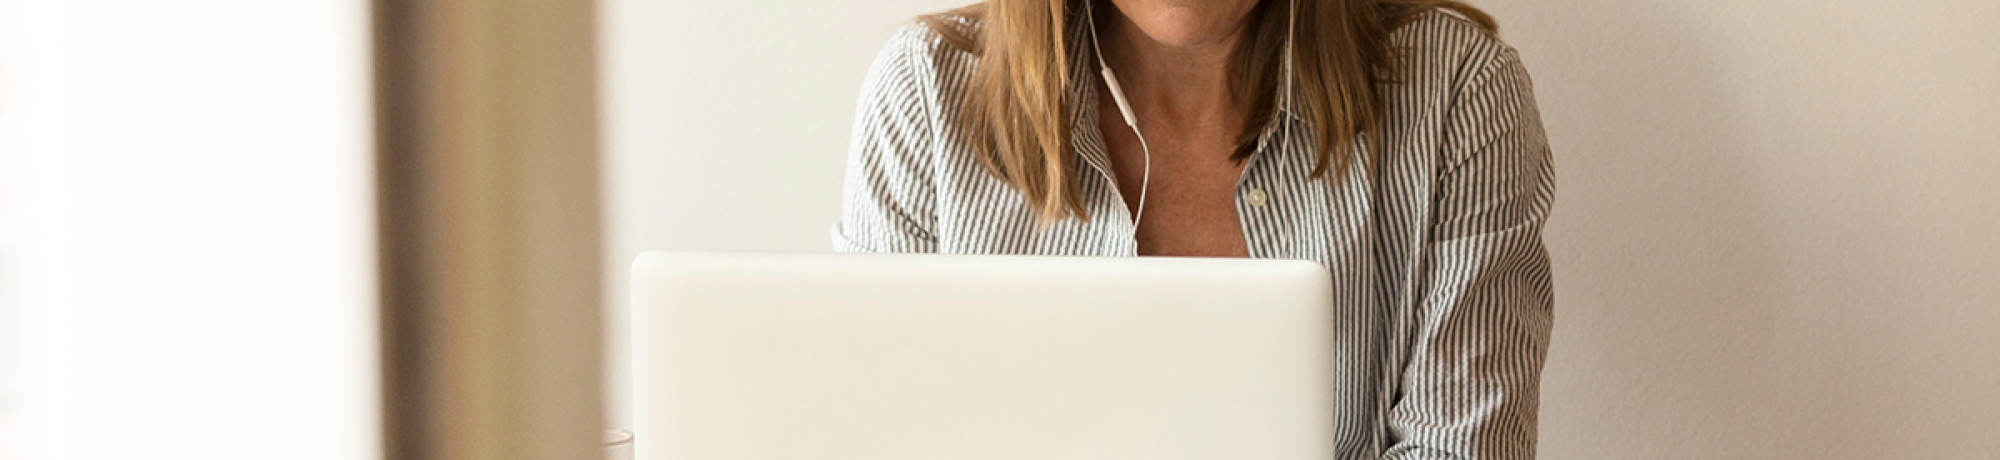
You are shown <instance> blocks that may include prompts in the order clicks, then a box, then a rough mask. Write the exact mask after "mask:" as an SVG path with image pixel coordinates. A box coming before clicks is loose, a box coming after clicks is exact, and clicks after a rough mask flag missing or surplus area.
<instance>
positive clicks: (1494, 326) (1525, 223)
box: [1385, 48, 1555, 460]
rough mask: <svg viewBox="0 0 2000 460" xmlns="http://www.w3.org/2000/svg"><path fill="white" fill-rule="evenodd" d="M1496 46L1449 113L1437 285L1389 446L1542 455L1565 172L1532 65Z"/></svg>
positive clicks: (1405, 452)
mask: <svg viewBox="0 0 2000 460" xmlns="http://www.w3.org/2000/svg"><path fill="white" fill-rule="evenodd" d="M1492 56H1493V57H1492V58H1491V62H1489V63H1487V64H1486V65H1485V66H1483V69H1482V70H1481V71H1479V72H1478V73H1477V74H1475V76H1474V77H1472V78H1471V79H1469V80H1468V81H1467V83H1466V86H1464V87H1462V89H1461V90H1460V91H1459V94H1458V95H1457V97H1456V98H1455V99H1454V103H1453V106H1452V108H1451V109H1450V110H1451V112H1450V113H1449V114H1448V115H1447V120H1446V123H1447V125H1446V126H1445V132H1446V136H1447V139H1446V141H1445V156H1444V159H1443V160H1444V161H1443V162H1442V163H1441V164H1440V170H1439V178H1438V184H1437V185H1438V189H1437V197H1436V200H1437V201H1436V203H1435V208H1434V212H1433V215H1434V216H1435V219H1436V220H1435V221H1434V223H1433V225H1434V226H1433V227H1432V231H1431V237H1430V240H1429V241H1428V248H1427V249H1428V250H1427V251H1426V253H1427V254H1428V260H1426V261H1425V264H1424V265H1423V268H1422V269H1423V270H1427V273H1426V275H1427V276H1426V279H1428V285H1427V288H1426V291H1425V292H1423V298H1422V299H1421V301H1420V303H1419V304H1418V311H1417V318H1416V319H1417V321H1416V326H1415V327H1416V330H1415V331H1412V332H1413V333H1414V334H1415V336H1414V340H1413V341H1412V342H1411V344H1412V347H1413V348H1412V349H1411V355H1410V357H1409V362H1408V366H1407V367H1405V368H1404V369H1403V379H1402V387H1401V391H1400V393H1401V395H1400V398H1399V399H1398V400H1397V401H1396V402H1395V404H1394V406H1393V407H1392V408H1391V410H1390V414H1389V420H1388V422H1389V429H1390V435H1391V436H1392V438H1391V439H1392V440H1394V441H1395V444H1394V445H1393V446H1391V447H1390V448H1389V449H1388V451H1387V452H1386V454H1385V458H1389V459H1397V460H1416V459H1482V460H1486V459H1529V458H1533V457H1534V455H1535V436H1536V431H1535V430H1536V426H1535V425H1536V412H1537V410H1538V409H1537V408H1538V406H1539V396H1540V395H1539V387H1540V383H1541V372H1542V363H1543V361H1544V359H1545V358H1546V357H1547V355H1548V344H1549V330H1550V322H1551V312H1552V305H1553V293H1552V292H1551V291H1552V287H1551V284H1550V279H1549V257H1548V252H1547V251H1546V250H1545V249H1544V247H1543V245H1542V238H1541V231H1542V223H1543V222H1544V221H1545V220H1546V219H1547V217H1548V213H1549V206H1550V202H1551V201H1552V199H1553V197H1554V193H1555V177H1554V176H1555V174H1554V170H1553V168H1552V167H1551V165H1550V154H1549V146H1548V139H1547V136H1546V135H1545V134H1544V133H1543V131H1542V124H1541V115H1540V113H1539V112H1538V111H1537V109H1536V108H1535V98H1534V92H1533V89H1532V88H1531V84H1530V82H1529V79H1528V73H1527V69H1526V68H1525V67H1524V66H1522V64H1521V61H1520V57H1519V56H1518V55H1517V54H1516V53H1515V52H1514V50H1513V49H1511V48H1507V49H1504V50H1503V51H1501V52H1499V53H1497V54H1495V55H1492Z"/></svg>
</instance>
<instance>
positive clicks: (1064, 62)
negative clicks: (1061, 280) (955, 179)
mask: <svg viewBox="0 0 2000 460" xmlns="http://www.w3.org/2000/svg"><path fill="white" fill-rule="evenodd" d="M1089 1H1102V0H987V1H985V2H982V3H977V4H973V5H971V6H967V7H964V8H960V9H956V10H952V11H946V12H943V13H937V14H931V15H926V16H923V17H920V18H919V20H920V21H922V22H923V23H924V24H925V25H927V26H928V27H930V28H931V29H932V30H933V31H936V32H937V33H938V34H939V35H940V36H942V37H943V39H944V40H945V42H946V43H947V44H949V45H950V46H952V47H954V48H958V49H960V50H964V51H967V52H970V53H973V54H975V55H977V56H978V58H979V64H978V67H977V68H976V69H974V70H973V75H972V81H971V82H970V83H971V87H970V89H969V90H967V91H966V92H965V99H964V100H963V101H961V102H962V103H963V104H964V105H963V108H964V111H963V116H962V118H960V126H956V127H955V128H956V129H959V130H961V131H962V133H963V134H964V135H965V138H966V139H971V140H973V144H972V145H973V146H974V148H975V149H976V153H977V155H978V159H979V162H980V164H981V165H983V166H984V167H985V168H986V170H987V172H989V173H991V174H993V175H994V176H995V177H998V178H1000V179H1001V180H1002V181H1005V182H1006V183H1007V184H1008V185H1010V186H1012V187H1013V188H1014V189H1015V190H1016V191H1018V192H1020V193H1021V195H1022V198H1024V200H1025V201H1026V202H1027V203H1029V204H1030V205H1033V206H1035V207H1036V211H1037V214H1038V215H1039V216H1040V217H1041V219H1042V221H1043V222H1044V223H1050V222H1054V221H1059V220H1062V219H1066V218H1069V217H1072V216H1074V217H1077V218H1081V219H1086V220H1087V219H1089V218H1090V216H1089V214H1088V212H1087V211H1086V210H1085V208H1084V205H1083V198H1082V192H1081V191H1080V190H1079V186H1078V183H1077V181H1076V174H1077V173H1076V171H1075V168H1074V167H1073V165H1074V162H1072V161H1070V158H1072V156H1073V155H1074V154H1075V153H1074V147H1073V143H1072V139H1070V135H1069V133H1070V131H1069V125H1070V122H1071V121H1072V120H1071V117H1070V113H1071V111H1070V110H1069V109H1070V107H1071V104H1094V103H1096V101H1074V100H1070V99H1072V97H1071V95H1070V93H1069V88H1070V85H1071V84H1072V83H1073V82H1071V81H1070V76H1071V75H1072V72H1071V70H1072V69H1070V66H1071V63H1072V61H1071V58H1072V57H1073V56H1074V54H1073V53H1077V52H1080V50H1079V49H1078V48H1079V47H1080V46H1084V45H1086V44H1087V43H1073V42H1075V41H1080V40H1077V39H1076V37H1078V36H1080V35H1079V32H1080V31H1081V30H1082V29H1081V28H1082V27H1088V26H1089V25H1088V24H1085V23H1084V21H1085V16H1084V9H1085V8H1088V7H1089V5H1086V4H1085V3H1084V2H1089ZM1288 1H1289V0H1262V1H1261V2H1260V4H1259V5H1257V6H1256V7H1255V8H1253V9H1252V11H1251V12H1250V16H1249V18H1248V19H1247V21H1249V23H1250V25H1249V26H1248V29H1247V30H1246V31H1245V33H1246V36H1245V40H1243V41H1242V43H1243V44H1242V45H1241V48H1239V49H1238V50H1236V53H1235V56H1234V58H1233V59H1234V61H1235V65H1234V69H1232V70H1233V72H1234V75H1233V77H1234V78H1232V80H1233V82H1234V83H1233V84H1234V85H1235V86H1236V88H1235V91H1238V92H1239V93H1238V94H1239V95H1240V96H1247V97H1240V98H1239V99H1240V100H1244V101H1246V104H1247V106H1246V107H1241V109H1243V113H1245V114H1248V116H1247V117H1245V119H1244V120H1243V126H1241V127H1240V128H1239V129H1240V131H1239V133H1238V134H1237V136H1236V149H1235V152H1233V153H1231V155H1230V159H1232V160H1235V161H1238V162H1241V161H1243V160H1245V159H1248V158H1249V157H1250V155H1251V153H1253V152H1255V151H1256V149H1257V139H1258V137H1259V135H1260V134H1262V132H1263V128H1264V127H1265V126H1266V125H1268V124H1269V123H1270V122H1271V119H1272V118H1273V116H1274V115H1276V113H1277V111H1276V108H1277V104H1279V101H1278V95H1277V92H1278V91H1277V90H1278V87H1279V85H1280V84H1281V82H1280V80H1279V79H1280V78H1281V77H1282V76H1283V70H1282V68H1281V66H1282V65H1283V62H1284V59H1283V56H1282V54H1283V53H1284V41H1285V31H1286V23H1285V21H1286V20H1287V19H1288V18H1287V17H1286V10H1287V9H1288V7H1287V2H1288ZM1297 2H1298V3H1297V8H1298V11H1297V14H1298V22H1297V23H1296V24H1295V27H1296V30H1295V32H1294V33H1295V36H1294V38H1293V40H1294V41H1293V44H1292V55H1293V60H1294V62H1293V67H1294V68H1295V70H1296V71H1297V80H1295V82H1294V86H1293V91H1296V92H1297V95H1298V97H1297V99H1298V100H1299V101H1300V102H1301V107H1296V110H1298V111H1299V112H1301V115H1302V116H1303V118H1304V119H1305V120H1306V122H1307V123H1310V124H1312V125H1313V126H1314V127H1315V128H1317V131H1318V132H1319V133H1320V136H1319V152H1320V157H1319V160H1318V163H1317V164H1315V165H1314V167H1313V172H1312V177H1315V178H1317V177H1321V176H1323V175H1325V174H1326V172H1327V171H1328V170H1329V168H1331V170H1334V171H1341V170H1345V169H1346V168H1347V167H1348V165H1349V164H1350V163H1351V162H1353V161H1354V157H1355V155H1357V154H1359V153H1358V152H1355V151H1354V150H1355V149H1354V148H1353V147H1352V146H1353V145H1354V140H1355V139H1356V138H1357V137H1359V136H1361V134H1362V133H1366V132H1371V131H1373V130H1375V129H1376V128H1378V127H1380V126H1381V124H1382V119H1383V117H1384V116H1385V115H1384V113H1383V111H1384V108H1383V100H1382V99H1383V98H1382V95H1381V94H1379V90H1378V85H1379V84H1381V83H1385V82H1393V81H1395V80H1396V78H1397V77H1398V76H1397V75H1395V69H1396V66H1395V62H1394V60H1395V59H1396V58H1397V50H1394V49H1391V46H1390V43H1389V33H1390V32H1391V31H1393V30H1395V29H1396V27H1398V26H1401V25H1403V24H1405V23H1408V22H1410V21H1411V20H1413V19H1415V18H1416V16H1417V15H1418V14H1419V13H1423V12H1426V11H1431V10H1440V9H1441V10H1449V11H1451V12H1455V13H1458V14H1459V15H1460V16H1463V17H1465V18H1467V19H1470V20H1471V21H1473V22H1475V23H1477V24H1478V25H1479V26H1480V27H1481V28H1483V29H1486V30H1487V31H1488V32H1497V30H1498V26H1497V25H1495V23H1494V21H1493V17H1492V16H1489V15H1487V14H1486V13H1485V12H1482V11H1480V10H1478V9H1477V8H1473V7H1472V6H1470V5H1466V4H1464V3H1461V2H1458V1H1455V0H1297ZM1107 3H1108V2H1107ZM1099 7H1101V8H1108V7H1110V5H1099ZM975 24H976V25H975ZM1086 74H1088V73H1086ZM1371 155H1373V154H1371ZM1371 163H1379V162H1373V161H1371Z"/></svg>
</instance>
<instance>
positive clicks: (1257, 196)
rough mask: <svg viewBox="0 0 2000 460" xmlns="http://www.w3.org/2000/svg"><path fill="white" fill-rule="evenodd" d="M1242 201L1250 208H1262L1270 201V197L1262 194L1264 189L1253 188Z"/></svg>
mask: <svg viewBox="0 0 2000 460" xmlns="http://www.w3.org/2000/svg"><path fill="white" fill-rule="evenodd" d="M1243 199H1244V200H1247V201H1249V202H1250V206H1252V207H1258V208H1261V207H1264V203H1266V202H1269V201H1270V200H1271V197H1270V196H1269V195H1267V194H1265V193H1264V189H1260V188H1253V189H1250V193H1249V194H1246V195H1244V196H1243Z"/></svg>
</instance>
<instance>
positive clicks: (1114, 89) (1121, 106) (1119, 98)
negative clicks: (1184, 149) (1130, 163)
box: [1084, 0, 1153, 238]
mask: <svg viewBox="0 0 2000 460" xmlns="http://www.w3.org/2000/svg"><path fill="white" fill-rule="evenodd" d="M1085 1H1087V2H1091V3H1090V4H1092V5H1095V2H1094V1H1092V0H1085ZM1096 10H1097V8H1096V7H1095V6H1086V7H1084V20H1085V21H1089V22H1090V47H1091V49H1092V50H1093V51H1095V54H1096V56H1097V68H1098V69H1099V73H1100V74H1101V75H1103V76H1104V86H1106V87H1108V88H1110V89H1111V100H1112V101H1113V102H1116V103H1117V104H1118V113H1119V115H1120V116H1122V117H1124V119H1125V126H1127V127H1130V128H1132V136H1133V137H1137V138H1139V151H1140V153H1141V155H1144V157H1145V160H1146V169H1145V170H1144V172H1143V173H1141V176H1140V179H1139V206H1138V210H1137V211H1134V212H1133V213H1132V234H1133V236H1134V238H1136V237H1137V235H1138V233H1139V222H1142V221H1144V220H1145V218H1146V191H1147V189H1149V188H1151V186H1152V182H1153V148H1152V147H1150V146H1147V145H1146V135H1145V134H1143V133H1140V132H1139V118H1138V116H1137V115H1134V114H1133V113H1132V104H1131V103H1130V102H1127V101H1126V100H1125V90H1124V89H1123V88H1120V87H1119V85H1118V77H1117V76H1116V75H1113V74H1112V73H1111V65H1109V64H1106V63H1105V62H1104V46H1103V45H1100V44H1098V40H1097V14H1096V13H1097V11H1096Z"/></svg>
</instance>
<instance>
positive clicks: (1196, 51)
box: [1099, 8, 1247, 127]
mask: <svg viewBox="0 0 2000 460" xmlns="http://www.w3.org/2000/svg"><path fill="white" fill-rule="evenodd" d="M1106 9H1107V10H1113V11H1112V12H1111V14H1106V15H1105V16H1106V17H1102V18H1099V21H1100V24H1099V26H1100V27H1101V29H1100V30H1101V32H1100V33H1101V34H1102V35H1101V36H1100V37H1099V39H1101V40H1103V44H1102V46H1103V47H1104V60H1105V62H1106V64H1108V65H1110V66H1111V70H1112V71H1113V72H1116V73H1117V74H1118V81H1119V83H1120V86H1121V87H1122V88H1123V89H1124V90H1125V97H1126V98H1127V100H1128V101H1130V102H1131V104H1132V107H1133V109H1134V110H1136V111H1137V112H1139V113H1143V114H1144V115H1142V116H1141V118H1144V119H1145V121H1146V124H1149V125H1150V124H1159V125H1164V126H1166V127H1181V126H1196V125H1210V124H1213V123H1223V122H1227V121H1228V120H1229V119H1231V118H1233V117H1235V116H1236V115H1237V111H1238V110H1237V107H1239V105H1238V104H1237V102H1238V100H1237V95H1236V94H1235V92H1236V91H1235V85H1234V84H1233V83H1232V82H1231V77H1230V75H1231V74H1232V72H1231V65H1233V64H1234V55H1235V53H1236V49H1237V47H1238V46H1239V45H1240V43H1241V42H1242V40H1244V35H1245V32H1244V31H1245V30H1246V29H1247V27H1246V26H1245V25H1244V24H1239V25H1237V27H1235V28H1234V30H1233V31H1231V32H1230V33H1228V34H1226V35H1224V36H1222V37H1220V38H1218V39H1215V40H1210V41H1205V42H1197V43H1189V44H1178V45H1177V44H1168V43H1162V42H1160V41H1157V40H1154V39H1153V38H1152V37H1149V36H1147V35H1146V33H1145V32H1143V31H1141V30H1140V29H1139V27H1138V25H1137V24H1134V23H1133V22H1132V21H1131V19H1130V18H1128V17H1126V16H1125V15H1124V14H1120V13H1118V12H1116V10H1115V9H1114V8H1106Z"/></svg>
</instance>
